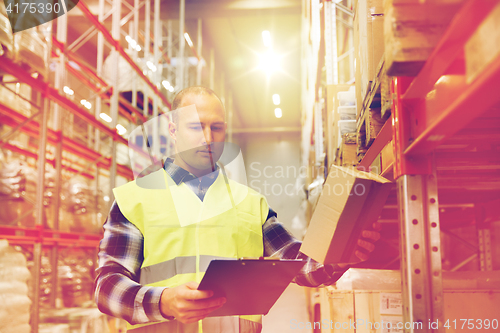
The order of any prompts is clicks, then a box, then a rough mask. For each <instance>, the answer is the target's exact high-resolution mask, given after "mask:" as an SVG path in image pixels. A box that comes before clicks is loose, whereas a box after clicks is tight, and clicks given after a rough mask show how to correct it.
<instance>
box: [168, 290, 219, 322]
mask: <svg viewBox="0 0 500 333" xmlns="http://www.w3.org/2000/svg"><path fill="white" fill-rule="evenodd" d="M197 288H198V283H197V282H194V281H191V282H188V283H185V284H182V285H180V286H177V287H174V288H167V289H165V290H164V291H163V293H162V294H161V298H160V312H161V313H162V315H164V316H172V317H175V318H176V319H177V320H178V321H180V322H181V323H184V324H189V323H193V322H196V321H198V320H201V319H203V318H205V317H206V316H207V315H208V314H209V313H210V312H212V311H214V310H217V309H218V308H220V307H221V306H222V305H224V303H226V299H225V298H224V297H220V298H211V297H212V296H213V292H212V291H209V290H198V289H197Z"/></svg>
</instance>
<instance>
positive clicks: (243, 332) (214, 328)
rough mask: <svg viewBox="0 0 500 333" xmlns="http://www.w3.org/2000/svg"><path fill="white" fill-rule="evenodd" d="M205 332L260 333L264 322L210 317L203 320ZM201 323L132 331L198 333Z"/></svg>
mask: <svg viewBox="0 0 500 333" xmlns="http://www.w3.org/2000/svg"><path fill="white" fill-rule="evenodd" d="M202 327H203V332H204V333H221V332H222V333H227V332H237V333H260V332H261V331H262V323H257V322H255V321H251V320H247V319H244V318H241V317H240V318H238V317H208V318H205V319H203V320H202ZM198 329H199V324H198V323H197V322H196V323H192V324H181V323H179V322H178V321H176V320H174V321H168V322H164V323H156V324H154V325H148V326H141V327H135V328H133V329H130V330H128V331H127V332H130V333H181V332H182V333H198Z"/></svg>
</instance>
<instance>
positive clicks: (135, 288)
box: [95, 202, 171, 325]
mask: <svg viewBox="0 0 500 333" xmlns="http://www.w3.org/2000/svg"><path fill="white" fill-rule="evenodd" d="M143 242H144V237H143V235H142V233H141V232H140V231H139V229H137V227H136V226H134V225H133V224H132V223H131V222H130V221H128V220H127V219H126V218H125V217H124V216H123V214H122V213H121V211H120V209H119V208H118V205H117V204H116V202H114V203H113V205H112V207H111V211H110V213H109V216H108V219H107V220H106V222H105V223H104V236H103V239H102V240H101V242H100V244H99V255H98V256H99V268H98V269H97V278H96V282H95V301H96V303H97V307H98V308H99V310H100V311H101V312H103V313H105V314H108V315H111V316H114V317H118V318H123V319H125V320H126V321H128V322H129V323H130V324H133V325H135V324H143V323H148V322H154V321H161V320H165V319H171V318H165V317H163V316H162V314H161V313H160V296H161V294H162V292H163V290H164V289H165V288H163V287H147V286H142V285H140V284H139V283H138V282H139V276H140V269H141V264H142V261H143V258H144V254H143Z"/></svg>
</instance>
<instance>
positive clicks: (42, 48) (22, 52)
mask: <svg viewBox="0 0 500 333" xmlns="http://www.w3.org/2000/svg"><path fill="white" fill-rule="evenodd" d="M14 61H15V62H16V63H18V64H19V65H21V66H22V67H25V68H26V69H27V70H28V71H31V72H37V73H40V74H42V75H44V76H45V75H46V68H47V43H46V42H45V41H44V39H43V37H42V36H41V35H40V34H39V33H38V31H37V29H36V28H32V29H29V30H24V31H20V32H18V33H16V34H15V35H14Z"/></svg>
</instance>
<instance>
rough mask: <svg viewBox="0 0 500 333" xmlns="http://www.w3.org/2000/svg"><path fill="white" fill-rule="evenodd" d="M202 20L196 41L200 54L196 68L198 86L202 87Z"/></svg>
mask: <svg viewBox="0 0 500 333" xmlns="http://www.w3.org/2000/svg"><path fill="white" fill-rule="evenodd" d="M201 28H202V26H201V19H200V18H199V19H198V37H197V40H196V53H198V64H197V66H196V85H197V86H201V70H202V63H201V59H202V56H201V52H202V45H203V34H202V31H201Z"/></svg>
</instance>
